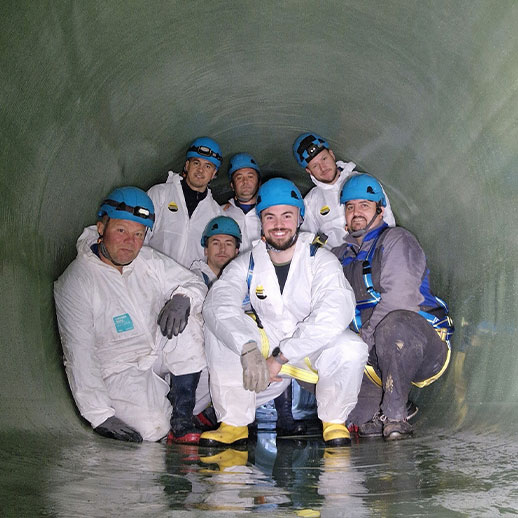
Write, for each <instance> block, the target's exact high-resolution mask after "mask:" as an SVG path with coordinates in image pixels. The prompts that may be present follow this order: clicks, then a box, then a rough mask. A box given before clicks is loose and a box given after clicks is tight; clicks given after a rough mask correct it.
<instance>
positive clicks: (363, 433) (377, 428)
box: [358, 412, 383, 438]
mask: <svg viewBox="0 0 518 518" xmlns="http://www.w3.org/2000/svg"><path fill="white" fill-rule="evenodd" d="M358 435H359V436H360V437H364V438H365V437H381V436H382V435H383V422H382V421H381V416H380V413H379V412H377V413H376V414H374V416H373V417H372V419H370V420H369V421H367V422H366V423H363V424H361V425H359V426H358Z"/></svg>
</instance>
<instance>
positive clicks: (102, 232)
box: [97, 221, 106, 239]
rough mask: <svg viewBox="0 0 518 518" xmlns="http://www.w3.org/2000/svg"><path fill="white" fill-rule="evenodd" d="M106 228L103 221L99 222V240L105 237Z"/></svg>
mask: <svg viewBox="0 0 518 518" xmlns="http://www.w3.org/2000/svg"><path fill="white" fill-rule="evenodd" d="M105 228H106V225H105V224H104V222H102V221H98V222H97V233H98V234H99V239H101V238H102V237H103V235H104V229H105Z"/></svg>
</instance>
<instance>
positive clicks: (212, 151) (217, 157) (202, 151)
mask: <svg viewBox="0 0 518 518" xmlns="http://www.w3.org/2000/svg"><path fill="white" fill-rule="evenodd" d="M185 156H186V158H193V157H198V158H204V159H205V160H208V161H209V162H212V163H213V164H214V165H215V166H216V168H219V166H220V165H221V161H222V160H223V157H222V156H221V149H220V147H219V144H218V143H217V142H216V141H215V140H213V139H211V138H209V137H198V138H197V139H196V140H195V141H194V142H193V143H192V144H191V145H190V146H189V149H188V150H187V154H186V155H185Z"/></svg>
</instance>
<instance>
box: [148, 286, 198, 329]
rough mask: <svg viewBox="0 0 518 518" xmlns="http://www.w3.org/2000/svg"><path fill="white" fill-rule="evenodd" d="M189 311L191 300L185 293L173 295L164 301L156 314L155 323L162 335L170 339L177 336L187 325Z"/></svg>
mask: <svg viewBox="0 0 518 518" xmlns="http://www.w3.org/2000/svg"><path fill="white" fill-rule="evenodd" d="M190 312H191V301H190V300H189V297H186V296H185V295H179V294H178V293H177V294H176V295H173V298H172V299H171V300H170V301H169V302H166V303H165V305H164V307H163V308H162V311H160V314H159V315H158V319H157V321H156V323H157V324H158V325H159V326H160V331H162V334H163V335H164V336H167V338H169V339H171V338H172V337H173V336H178V335H179V334H180V333H181V332H182V331H183V330H184V329H185V326H186V325H187V321H188V320H189V314H190Z"/></svg>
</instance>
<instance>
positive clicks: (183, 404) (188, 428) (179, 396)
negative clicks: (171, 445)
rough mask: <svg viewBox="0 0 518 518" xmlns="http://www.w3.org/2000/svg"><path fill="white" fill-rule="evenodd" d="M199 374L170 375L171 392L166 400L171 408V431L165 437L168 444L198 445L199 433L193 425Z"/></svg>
mask: <svg viewBox="0 0 518 518" xmlns="http://www.w3.org/2000/svg"><path fill="white" fill-rule="evenodd" d="M199 379H200V373H199V372H194V373H192V374H182V375H180V376H175V375H173V374H171V390H170V391H169V394H167V399H169V401H170V402H171V405H172V406H173V412H172V414H171V431H170V432H169V435H168V437H167V439H168V441H169V442H175V443H181V444H198V441H199V440H200V433H201V431H200V430H199V429H198V428H196V426H195V425H194V423H193V415H192V412H193V410H194V403H195V393H196V387H197V386H198V381H199Z"/></svg>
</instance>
